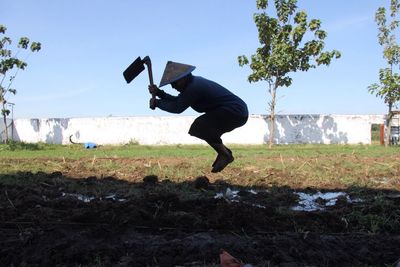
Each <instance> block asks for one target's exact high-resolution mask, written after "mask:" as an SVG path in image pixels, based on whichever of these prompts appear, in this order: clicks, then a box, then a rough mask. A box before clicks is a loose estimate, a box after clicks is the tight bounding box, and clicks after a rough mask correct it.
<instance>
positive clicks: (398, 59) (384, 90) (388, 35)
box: [368, 0, 400, 115]
mask: <svg viewBox="0 0 400 267" xmlns="http://www.w3.org/2000/svg"><path fill="white" fill-rule="evenodd" d="M399 9H400V3H399V1H398V0H391V2H390V14H389V16H388V15H387V14H386V8H384V7H380V8H378V10H377V11H376V13H375V21H376V23H377V25H378V42H379V44H380V45H381V46H382V47H383V58H384V59H385V60H386V62H387V64H388V66H387V67H386V68H383V69H380V70H379V83H374V84H372V85H370V86H369V87H368V91H369V92H370V93H371V94H375V95H376V96H378V97H381V98H382V99H383V100H384V102H385V103H386V104H387V105H388V108H389V112H388V113H389V115H390V113H391V111H392V107H393V105H394V104H395V103H396V102H398V101H400V76H399V73H397V72H396V71H398V69H399V64H400V46H399V44H398V43H397V41H396V31H397V30H398V28H399V21H398V20H397V16H398V14H399Z"/></svg>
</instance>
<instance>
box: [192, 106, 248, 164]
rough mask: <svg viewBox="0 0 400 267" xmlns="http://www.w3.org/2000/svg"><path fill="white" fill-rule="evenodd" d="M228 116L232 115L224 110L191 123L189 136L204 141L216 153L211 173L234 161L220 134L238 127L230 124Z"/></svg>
mask: <svg viewBox="0 0 400 267" xmlns="http://www.w3.org/2000/svg"><path fill="white" fill-rule="evenodd" d="M230 116H232V113H230V112H227V111H225V110H217V111H214V112H211V113H206V114H203V115H201V116H200V117H198V118H197V119H196V120H195V121H194V122H193V124H192V126H191V127H190V130H189V134H190V135H192V136H195V137H197V138H200V139H202V140H204V141H206V142H207V143H208V144H209V145H210V146H211V147H212V148H213V149H214V150H215V151H216V152H217V154H218V155H217V158H216V159H215V161H214V163H213V165H212V166H213V168H212V172H220V171H222V170H223V169H224V168H225V167H226V166H227V165H228V164H229V163H231V162H232V161H233V160H234V158H233V156H232V151H231V150H230V149H229V148H227V147H226V146H225V145H224V144H223V143H222V139H221V135H222V134H224V133H226V132H229V131H231V130H233V129H234V128H236V127H238V126H240V125H238V123H235V122H231V119H230ZM242 124H244V122H243V123H242Z"/></svg>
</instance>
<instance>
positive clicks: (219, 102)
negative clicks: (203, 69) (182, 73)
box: [157, 76, 248, 117]
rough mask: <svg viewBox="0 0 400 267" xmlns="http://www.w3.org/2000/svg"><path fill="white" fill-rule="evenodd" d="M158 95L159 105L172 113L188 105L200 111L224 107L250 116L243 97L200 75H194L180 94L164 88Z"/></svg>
mask: <svg viewBox="0 0 400 267" xmlns="http://www.w3.org/2000/svg"><path fill="white" fill-rule="evenodd" d="M157 96H158V97H159V98H160V99H158V100H157V107H158V108H160V109H162V110H164V111H167V112H170V113H182V112H183V111H185V110H186V109H187V108H188V107H191V108H193V109H194V110H195V111H197V112H200V113H203V112H210V111H212V110H216V109H219V108H222V109H226V110H229V111H230V112H232V113H234V114H237V115H238V116H242V117H247V116H248V110H247V105H246V103H245V102H244V101H243V100H242V99H240V98H239V97H238V96H236V95H235V94H233V93H232V92H230V91H229V90H228V89H226V88H225V87H223V86H221V85H219V84H217V83H215V82H213V81H210V80H207V79H204V78H202V77H199V76H192V80H191V81H190V82H189V84H188V85H187V86H186V88H185V89H184V90H183V92H181V93H180V94H179V95H178V96H172V95H170V94H167V93H165V92H164V91H162V90H160V91H159V93H158V94H157Z"/></svg>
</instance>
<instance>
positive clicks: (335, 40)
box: [0, 0, 390, 118]
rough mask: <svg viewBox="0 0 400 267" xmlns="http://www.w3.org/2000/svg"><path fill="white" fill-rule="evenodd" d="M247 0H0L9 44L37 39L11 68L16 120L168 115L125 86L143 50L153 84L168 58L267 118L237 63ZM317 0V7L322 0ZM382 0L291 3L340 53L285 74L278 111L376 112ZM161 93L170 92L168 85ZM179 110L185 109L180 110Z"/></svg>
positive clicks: (248, 47) (142, 87) (259, 92)
mask: <svg viewBox="0 0 400 267" xmlns="http://www.w3.org/2000/svg"><path fill="white" fill-rule="evenodd" d="M255 2H256V1H255V0H202V1H184V0H169V1H165V0H147V1H138V0H130V1H128V0H115V1H110V0H107V1H106V0H85V1H81V0H68V1H54V0H36V1H31V0H3V1H2V5H1V9H0V18H1V19H0V24H3V25H5V26H6V27H7V32H6V36H9V37H11V38H12V39H13V40H14V41H15V42H16V41H17V39H18V38H19V37H21V36H27V37H29V38H30V39H31V40H33V41H40V42H41V43H42V50H41V51H40V52H39V53H37V54H32V55H31V56H30V57H29V58H28V60H27V62H28V68H27V69H26V70H25V71H23V72H20V73H19V74H18V77H17V79H16V80H15V82H14V84H13V85H14V86H13V87H15V88H16V89H17V90H18V93H17V95H16V96H13V97H12V98H10V102H13V103H15V107H14V117H16V118H64V117H93V116H95V117H105V116H140V115H157V116H158V115H170V114H168V113H165V112H163V111H161V110H156V111H153V110H150V109H149V108H148V102H149V94H148V91H147V84H148V76H147V73H146V72H143V73H142V74H141V75H140V76H138V77H137V78H136V79H135V80H134V81H133V82H132V83H131V84H126V82H125V81H124V79H123V76H122V72H123V71H124V69H125V68H126V67H127V66H128V65H129V64H130V63H131V62H132V61H133V60H134V59H135V58H136V57H138V56H142V57H144V56H146V55H149V56H150V57H151V60H152V64H153V76H154V80H155V82H156V83H157V84H158V83H159V81H160V79H161V76H162V73H163V70H164V67H165V64H166V62H167V61H168V60H172V61H176V62H181V63H187V64H191V65H195V66H196V67H197V68H196V70H195V71H194V72H193V74H194V75H199V76H203V77H205V78H208V79H211V80H214V81H216V82H218V83H220V84H221V85H223V86H225V87H227V88H228V89H229V90H231V91H232V92H234V93H235V94H237V95H238V96H240V97H241V98H243V99H244V100H245V101H246V102H247V104H248V106H249V111H250V113H251V114H268V101H269V100H270V97H269V94H268V92H267V84H266V83H265V82H259V83H249V82H248V81H247V77H248V75H249V74H250V73H251V72H250V69H249V68H248V67H243V68H242V67H240V66H239V65H238V63H237V57H238V56H239V55H247V56H250V55H251V54H254V53H255V51H256V49H257V47H259V43H258V36H257V29H256V27H255V24H254V22H253V14H254V13H255V12H257V10H256V6H255ZM322 2H323V3H322ZM389 2H390V1H389V0H325V1H320V0H299V1H298V5H299V9H301V10H305V11H306V12H307V13H308V15H309V18H316V19H320V20H321V21H322V28H323V29H324V30H326V31H327V33H328V37H327V39H326V49H328V50H331V49H337V50H339V51H340V52H341V53H342V58H341V59H339V60H334V61H333V62H332V64H331V65H330V66H329V67H325V66H322V67H319V68H317V69H313V70H310V71H308V72H298V73H295V74H294V75H292V77H293V84H292V86H291V87H289V88H281V89H279V91H278V103H277V111H278V112H279V114H309V113H312V114H384V113H386V112H387V107H386V105H385V104H384V103H383V101H382V100H381V99H380V98H377V97H375V96H374V95H371V94H369V93H368V90H367V87H368V86H369V85H370V84H372V83H375V82H377V81H378V71H379V69H380V68H382V67H385V61H384V60H383V58H382V47H381V46H380V45H379V44H378V40H377V33H378V31H377V26H376V23H375V21H374V16H375V12H376V10H377V9H378V7H380V6H385V7H387V6H388V4H389ZM165 89H166V91H167V92H169V93H171V94H175V93H176V92H175V91H174V90H173V89H172V88H171V87H170V86H166V87H165ZM183 114H184V115H195V114H196V113H195V112H194V111H193V110H191V109H188V110H186V111H185V112H184V113H183Z"/></svg>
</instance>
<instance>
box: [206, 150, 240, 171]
mask: <svg viewBox="0 0 400 267" xmlns="http://www.w3.org/2000/svg"><path fill="white" fill-rule="evenodd" d="M209 145H210V146H211V147H212V148H213V149H214V150H215V151H216V152H217V153H218V155H217V158H216V159H215V161H214V164H213V165H212V166H213V168H212V170H211V172H220V171H222V170H223V169H225V167H226V166H227V165H228V164H229V163H231V162H232V161H233V160H234V157H233V155H232V151H231V150H230V149H229V148H227V147H226V146H225V145H224V144H223V143H209Z"/></svg>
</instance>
